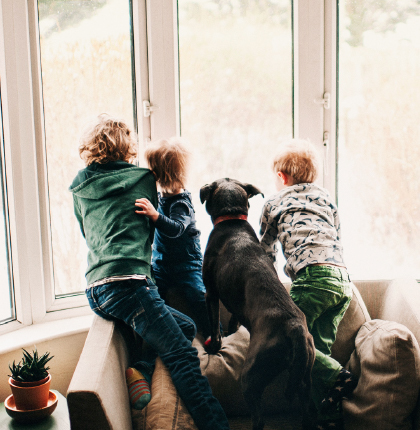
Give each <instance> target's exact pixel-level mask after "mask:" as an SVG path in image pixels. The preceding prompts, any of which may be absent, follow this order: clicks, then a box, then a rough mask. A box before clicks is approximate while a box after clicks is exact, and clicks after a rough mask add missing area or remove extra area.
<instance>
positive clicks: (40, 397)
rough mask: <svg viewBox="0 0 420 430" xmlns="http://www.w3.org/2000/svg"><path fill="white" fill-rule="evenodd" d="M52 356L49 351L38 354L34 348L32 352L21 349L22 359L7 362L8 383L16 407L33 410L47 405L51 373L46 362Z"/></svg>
mask: <svg viewBox="0 0 420 430" xmlns="http://www.w3.org/2000/svg"><path fill="white" fill-rule="evenodd" d="M52 358H53V357H50V353H49V352H46V353H45V354H44V355H42V356H39V354H38V351H37V349H36V348H35V351H32V354H31V353H29V352H28V351H26V349H23V358H22V360H21V361H20V362H19V363H18V364H16V363H15V362H14V361H13V364H12V365H10V364H9V369H10V372H11V374H10V375H9V376H10V378H9V385H10V388H11V389H12V394H13V397H14V400H15V403H16V407H17V408H18V409H20V410H34V409H41V408H44V407H45V406H47V404H48V398H49V393H50V383H51V375H50V374H49V373H48V370H49V367H47V366H46V364H47V363H48V362H49V361H50V360H51V359H52Z"/></svg>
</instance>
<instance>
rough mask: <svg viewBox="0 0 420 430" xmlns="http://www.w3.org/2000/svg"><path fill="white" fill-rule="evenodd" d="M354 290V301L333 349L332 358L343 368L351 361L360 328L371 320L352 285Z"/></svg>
mask: <svg viewBox="0 0 420 430" xmlns="http://www.w3.org/2000/svg"><path fill="white" fill-rule="evenodd" d="M352 289H353V297H352V300H351V302H350V305H349V307H348V309H347V311H346V313H345V314H344V317H343V319H342V320H341V322H340V324H339V326H338V330H337V338H336V340H335V342H334V344H333V346H332V349H331V356H332V357H333V358H335V359H336V360H337V361H338V362H339V363H340V364H341V365H342V366H346V364H347V362H348V361H349V360H350V356H351V354H352V352H353V351H354V348H355V339H356V335H357V332H358V331H359V328H360V327H361V326H362V325H363V324H364V323H365V322H367V321H370V319H371V318H370V316H369V312H368V310H367V309H366V306H365V303H364V302H363V299H362V296H361V295H360V293H359V290H358V289H357V288H356V286H355V285H354V284H352Z"/></svg>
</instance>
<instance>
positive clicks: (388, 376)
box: [343, 320, 420, 430]
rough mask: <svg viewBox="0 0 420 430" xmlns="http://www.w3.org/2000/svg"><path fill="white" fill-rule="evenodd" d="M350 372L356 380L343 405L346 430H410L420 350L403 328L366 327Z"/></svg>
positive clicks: (358, 339) (418, 386)
mask: <svg viewBox="0 0 420 430" xmlns="http://www.w3.org/2000/svg"><path fill="white" fill-rule="evenodd" d="M349 370H350V371H351V372H353V373H354V374H356V375H357V376H358V377H359V384H358V386H357V387H356V389H355V391H354V393H353V397H352V399H351V400H348V401H344V403H343V405H344V412H345V421H346V430H360V429H362V428H363V429H369V430H397V429H398V430H409V429H410V430H411V429H412V422H411V420H412V417H411V416H410V414H411V413H412V411H413V410H414V407H415V405H416V402H417V398H418V394H419V389H420V349H419V345H418V343H417V340H416V338H415V337H414V335H413V334H412V333H411V331H410V330H409V329H408V328H406V327H405V326H403V325H401V324H398V323H395V322H392V321H383V320H372V321H370V322H367V323H365V324H364V325H363V326H362V327H361V329H360V330H359V333H358V335H357V337H356V350H355V351H354V352H353V354H352V356H351V359H350V361H349Z"/></svg>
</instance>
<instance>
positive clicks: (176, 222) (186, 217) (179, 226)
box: [155, 202, 192, 238]
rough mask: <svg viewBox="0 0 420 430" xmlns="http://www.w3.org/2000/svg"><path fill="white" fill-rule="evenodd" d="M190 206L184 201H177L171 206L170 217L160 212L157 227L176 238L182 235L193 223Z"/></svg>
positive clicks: (168, 235) (166, 234)
mask: <svg viewBox="0 0 420 430" xmlns="http://www.w3.org/2000/svg"><path fill="white" fill-rule="evenodd" d="M191 219H192V217H191V213H190V209H189V207H188V206H187V205H186V204H185V203H183V202H177V203H175V204H173V205H172V206H171V209H170V213H169V217H167V216H165V215H162V214H161V213H159V217H158V219H157V220H156V222H155V227H156V228H157V229H158V230H159V231H160V232H161V233H162V234H164V235H165V236H167V237H170V238H176V237H179V236H181V235H182V233H184V231H185V230H186V229H187V227H188V226H189V225H190V224H191Z"/></svg>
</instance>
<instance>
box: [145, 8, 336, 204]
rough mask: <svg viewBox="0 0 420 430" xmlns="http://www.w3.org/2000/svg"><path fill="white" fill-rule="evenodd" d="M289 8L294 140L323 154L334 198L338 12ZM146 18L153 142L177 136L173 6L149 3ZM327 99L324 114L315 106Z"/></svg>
mask: <svg viewBox="0 0 420 430" xmlns="http://www.w3.org/2000/svg"><path fill="white" fill-rule="evenodd" d="M292 7H293V18H294V19H293V21H294V22H293V24H292V25H293V45H294V53H293V54H294V55H293V59H294V64H293V71H294V76H293V79H294V90H293V95H294V96H293V110H294V130H293V132H294V137H296V138H309V139H310V140H311V141H312V142H313V143H314V144H315V145H316V146H317V147H318V148H319V149H320V150H321V151H322V153H324V154H325V157H324V163H325V165H324V175H323V178H322V181H321V182H322V184H323V185H324V186H325V187H326V188H328V189H329V191H330V192H331V193H332V195H333V196H335V193H336V189H335V182H336V181H335V141H336V139H335V137H336V103H335V97H336V80H335V78H336V72H335V70H336V69H335V63H334V62H335V58H336V52H335V47H336V33H335V31H336V8H337V6H336V2H334V1H333V0H292ZM147 18H148V60H149V73H150V78H149V79H150V101H151V103H152V104H153V105H157V106H158V107H159V108H158V109H157V110H156V111H152V113H151V123H152V128H151V135H150V138H151V139H152V140H156V139H160V138H163V137H167V136H173V135H179V132H180V117H179V81H178V28H177V26H178V20H177V0H147ZM308 71H310V73H308ZM325 93H329V94H330V104H329V108H328V109H325V108H324V107H323V105H322V104H320V103H319V102H320V100H321V99H322V98H323V96H324V94H325ZM161 106H165V109H161ZM325 132H326V133H328V136H329V138H328V142H325V144H326V145H327V146H326V147H324V136H326V135H325V134H324V133H325Z"/></svg>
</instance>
